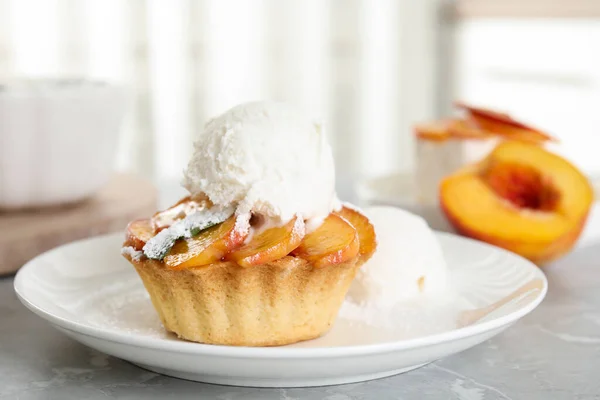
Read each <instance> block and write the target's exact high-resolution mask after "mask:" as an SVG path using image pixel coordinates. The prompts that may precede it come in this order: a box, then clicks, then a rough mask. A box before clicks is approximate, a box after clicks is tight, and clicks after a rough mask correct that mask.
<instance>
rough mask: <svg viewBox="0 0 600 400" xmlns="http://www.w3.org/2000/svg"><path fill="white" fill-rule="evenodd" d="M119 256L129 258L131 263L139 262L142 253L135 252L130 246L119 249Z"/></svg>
mask: <svg viewBox="0 0 600 400" xmlns="http://www.w3.org/2000/svg"><path fill="white" fill-rule="evenodd" d="M121 254H123V255H124V256H129V258H131V260H132V261H140V260H141V259H142V257H143V256H144V252H143V251H140V250H136V249H134V248H133V247H131V246H125V247H123V248H121Z"/></svg>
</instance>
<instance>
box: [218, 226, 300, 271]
mask: <svg viewBox="0 0 600 400" xmlns="http://www.w3.org/2000/svg"><path fill="white" fill-rule="evenodd" d="M302 238H304V221H303V220H302V218H294V219H292V220H291V221H290V222H288V223H287V224H285V225H283V226H279V227H275V228H270V229H266V230H264V231H262V232H260V233H258V234H256V235H255V236H253V237H252V239H251V240H250V243H247V244H245V245H243V246H242V247H240V248H239V249H237V250H235V251H234V252H232V253H230V254H229V255H227V257H226V258H227V259H228V260H232V261H235V262H236V263H238V264H239V265H240V266H242V267H251V266H253V265H260V264H264V263H267V262H269V261H274V260H278V259H280V258H282V257H285V256H287V255H288V254H290V253H291V252H292V250H294V249H295V248H296V247H298V246H299V245H300V243H301V242H302Z"/></svg>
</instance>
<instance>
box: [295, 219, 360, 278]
mask: <svg viewBox="0 0 600 400" xmlns="http://www.w3.org/2000/svg"><path fill="white" fill-rule="evenodd" d="M359 247H360V242H359V239H358V234H357V232H356V229H354V227H353V226H352V225H350V223H349V222H347V221H346V220H345V219H344V218H342V217H340V216H339V215H336V214H334V213H332V214H329V216H328V217H327V218H325V221H323V223H322V224H321V226H319V227H318V228H317V229H316V230H315V231H313V232H311V233H308V234H306V235H305V236H304V239H303V240H302V243H300V246H298V248H297V249H296V250H294V254H295V255H296V256H299V257H302V258H304V259H305V260H308V261H310V262H312V263H313V264H314V265H315V266H316V267H324V266H327V265H333V264H341V263H343V262H345V261H348V260H350V259H352V258H353V257H356V255H357V254H358V251H359Z"/></svg>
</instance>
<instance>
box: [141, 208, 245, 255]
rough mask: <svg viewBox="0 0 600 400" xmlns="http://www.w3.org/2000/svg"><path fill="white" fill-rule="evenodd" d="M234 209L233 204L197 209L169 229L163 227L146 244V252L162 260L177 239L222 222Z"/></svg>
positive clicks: (188, 236) (187, 236)
mask: <svg viewBox="0 0 600 400" xmlns="http://www.w3.org/2000/svg"><path fill="white" fill-rule="evenodd" d="M234 211H235V207H233V206H229V207H220V206H214V207H211V208H208V209H203V210H200V211H196V212H195V213H193V214H190V215H188V216H187V217H185V218H184V219H181V220H179V221H177V222H175V223H174V224H173V225H171V226H170V227H168V228H167V229H163V230H162V231H160V232H159V233H158V234H157V235H156V236H154V237H153V238H152V239H150V240H149V241H148V242H147V243H146V245H145V246H144V254H145V255H146V256H147V257H148V258H152V259H158V260H160V259H162V258H163V257H164V256H165V254H166V253H167V252H168V251H169V249H171V247H173V245H174V244H175V241H176V240H178V239H181V238H190V237H192V236H194V235H196V234H198V232H199V231H201V230H203V229H206V228H209V227H211V226H213V225H216V224H220V223H221V222H223V221H225V220H226V219H227V218H229V217H231V216H232V215H233V213H234ZM236 223H237V221H236Z"/></svg>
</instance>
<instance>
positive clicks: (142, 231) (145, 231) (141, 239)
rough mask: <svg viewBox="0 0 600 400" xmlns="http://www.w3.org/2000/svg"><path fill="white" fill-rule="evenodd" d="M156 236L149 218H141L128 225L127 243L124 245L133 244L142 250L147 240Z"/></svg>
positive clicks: (132, 245) (135, 247)
mask: <svg viewBox="0 0 600 400" xmlns="http://www.w3.org/2000/svg"><path fill="white" fill-rule="evenodd" d="M153 236H154V230H153V229H152V223H151V222H150V220H149V219H139V220H136V221H132V222H130V223H129V225H127V231H126V234H125V243H123V246H131V247H133V248H134V249H136V250H140V251H141V250H142V249H143V248H144V245H145V244H146V242H147V241H148V240H150V239H152V237H153Z"/></svg>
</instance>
